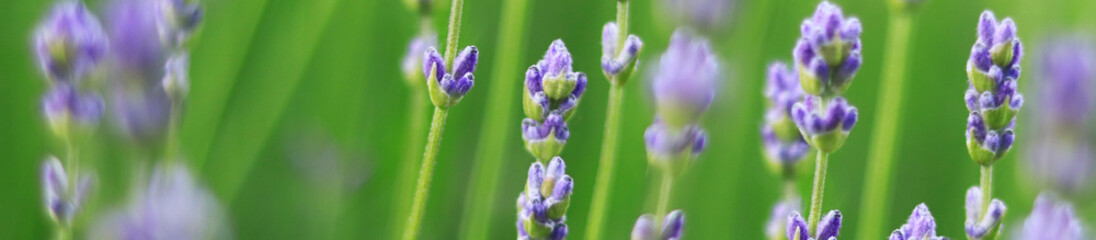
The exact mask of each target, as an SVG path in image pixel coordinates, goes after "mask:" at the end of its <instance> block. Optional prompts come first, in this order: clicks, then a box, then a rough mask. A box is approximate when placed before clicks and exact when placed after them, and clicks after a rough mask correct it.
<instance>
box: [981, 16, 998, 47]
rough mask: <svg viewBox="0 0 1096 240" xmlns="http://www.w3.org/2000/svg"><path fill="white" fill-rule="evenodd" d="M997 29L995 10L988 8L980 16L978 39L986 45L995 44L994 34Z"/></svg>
mask: <svg viewBox="0 0 1096 240" xmlns="http://www.w3.org/2000/svg"><path fill="white" fill-rule="evenodd" d="M996 29H997V17H995V16H993V12H991V11H989V10H986V11H984V12H982V15H981V16H979V17H978V41H979V42H982V43H985V44H986V45H991V44H994V40H993V35H994V34H995V33H996V31H997V30H996Z"/></svg>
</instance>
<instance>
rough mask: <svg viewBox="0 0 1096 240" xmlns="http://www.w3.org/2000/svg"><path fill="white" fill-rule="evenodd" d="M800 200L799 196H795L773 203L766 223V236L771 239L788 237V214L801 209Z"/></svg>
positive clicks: (784, 239) (780, 239)
mask: <svg viewBox="0 0 1096 240" xmlns="http://www.w3.org/2000/svg"><path fill="white" fill-rule="evenodd" d="M800 201H801V200H800V199H799V197H798V196H793V197H789V198H787V199H784V200H781V201H780V202H777V203H776V204H775V205H773V210H772V212H771V214H770V215H769V221H768V222H766V223H765V236H766V237H768V239H769V240H786V239H787V237H788V236H787V234H786V233H785V226H786V225H787V219H788V216H789V215H791V214H792V213H793V212H798V211H799V210H800Z"/></svg>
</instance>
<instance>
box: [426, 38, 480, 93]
mask: <svg viewBox="0 0 1096 240" xmlns="http://www.w3.org/2000/svg"><path fill="white" fill-rule="evenodd" d="M478 59H479V50H477V49H476V47H475V46H468V47H465V48H464V50H463V51H461V53H460V54H458V55H457V56H456V58H455V59H453V66H452V67H453V68H452V69H450V70H451V71H452V72H446V71H445V70H446V66H445V62H444V61H445V60H444V59H443V58H442V56H441V54H439V53H438V51H437V50H436V49H434V48H432V47H431V48H427V49H426V52H425V53H424V54H423V64H422V65H423V75H424V76H429V77H428V78H427V79H426V83H427V89H428V90H429V92H430V100H431V101H432V102H434V106H438V107H451V106H453V105H456V104H457V103H458V102H460V100H461V98H463V97H464V95H465V94H467V93H468V91H470V90H472V86H474V85H475V76H474V75H473V74H472V72H474V71H475V69H476V62H477V61H478ZM431 71H433V72H434V75H433V76H430V73H431Z"/></svg>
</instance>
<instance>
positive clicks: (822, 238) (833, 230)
mask: <svg viewBox="0 0 1096 240" xmlns="http://www.w3.org/2000/svg"><path fill="white" fill-rule="evenodd" d="M787 226H788V227H787V232H786V234H787V237H788V239H799V240H815V239H818V240H826V239H831V240H832V239H837V235H838V234H840V232H841V211H838V210H830V212H829V213H826V216H824V217H822V220H820V221H819V222H818V229H816V230H815V233H814V234H811V231H810V230H809V229H807V221H806V220H804V219H803V215H800V214H799V212H794V211H793V212H792V213H791V215H789V216H788V224H787Z"/></svg>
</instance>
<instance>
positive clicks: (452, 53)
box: [445, 0, 464, 67]
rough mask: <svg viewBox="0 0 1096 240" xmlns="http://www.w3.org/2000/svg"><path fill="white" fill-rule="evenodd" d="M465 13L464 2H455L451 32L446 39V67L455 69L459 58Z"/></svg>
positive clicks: (450, 21)
mask: <svg viewBox="0 0 1096 240" xmlns="http://www.w3.org/2000/svg"><path fill="white" fill-rule="evenodd" d="M463 12H464V0H453V6H452V8H450V9H449V32H448V35H447V36H446V37H445V66H449V67H453V59H454V58H456V57H457V40H460V19H461V15H464V14H463Z"/></svg>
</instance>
